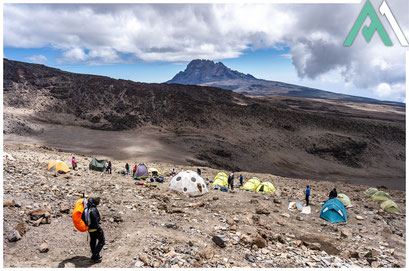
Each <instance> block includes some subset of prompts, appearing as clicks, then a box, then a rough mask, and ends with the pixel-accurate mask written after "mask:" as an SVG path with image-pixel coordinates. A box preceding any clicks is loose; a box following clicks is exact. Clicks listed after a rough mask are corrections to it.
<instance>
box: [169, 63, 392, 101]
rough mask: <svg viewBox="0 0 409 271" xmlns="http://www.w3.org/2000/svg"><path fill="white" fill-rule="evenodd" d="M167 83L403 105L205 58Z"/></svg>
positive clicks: (252, 93)
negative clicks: (255, 72) (254, 72)
mask: <svg viewBox="0 0 409 271" xmlns="http://www.w3.org/2000/svg"><path fill="white" fill-rule="evenodd" d="M166 83H175V84H184V85H201V86H212V87H220V88H223V89H229V90H233V91H235V92H238V93H241V94H248V95H282V96H290V97H300V98H316V99H330V100H342V101H354V102H365V103H391V104H399V103H395V102H383V101H379V100H376V99H372V98H365V97H359V96H352V95H346V94H339V93H334V92H330V91H324V90H320V89H315V88H309V87H303V86H298V85H293V84H287V83H283V82H278V81H268V80H263V79H258V78H255V77H254V76H252V75H251V74H244V73H241V72H238V71H234V70H232V69H230V68H228V67H226V66H225V65H224V64H223V63H222V62H213V61H211V60H205V59H195V60H192V61H191V62H190V63H189V64H188V65H187V67H186V69H185V70H184V71H181V72H179V73H178V74H176V75H175V76H174V77H173V78H172V79H171V80H169V81H167V82H166Z"/></svg>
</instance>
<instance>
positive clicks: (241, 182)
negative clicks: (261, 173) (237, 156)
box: [239, 174, 243, 186]
mask: <svg viewBox="0 0 409 271" xmlns="http://www.w3.org/2000/svg"><path fill="white" fill-rule="evenodd" d="M239 180H240V186H243V175H242V174H240V177H239Z"/></svg>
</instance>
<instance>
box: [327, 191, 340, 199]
mask: <svg viewBox="0 0 409 271" xmlns="http://www.w3.org/2000/svg"><path fill="white" fill-rule="evenodd" d="M337 196H338V193H337V189H336V188H334V189H332V191H331V192H330V193H329V199H335V198H336V197H337Z"/></svg>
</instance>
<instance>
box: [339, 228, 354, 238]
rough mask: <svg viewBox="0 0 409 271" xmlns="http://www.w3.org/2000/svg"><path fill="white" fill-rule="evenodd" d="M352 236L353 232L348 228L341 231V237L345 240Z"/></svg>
mask: <svg viewBox="0 0 409 271" xmlns="http://www.w3.org/2000/svg"><path fill="white" fill-rule="evenodd" d="M351 236H352V233H351V231H350V230H349V229H348V228H342V229H341V237H343V238H349V237H351Z"/></svg>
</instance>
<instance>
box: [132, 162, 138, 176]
mask: <svg viewBox="0 0 409 271" xmlns="http://www.w3.org/2000/svg"><path fill="white" fill-rule="evenodd" d="M136 168H137V165H136V164H135V166H134V167H133V175H132V176H135V173H136Z"/></svg>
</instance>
